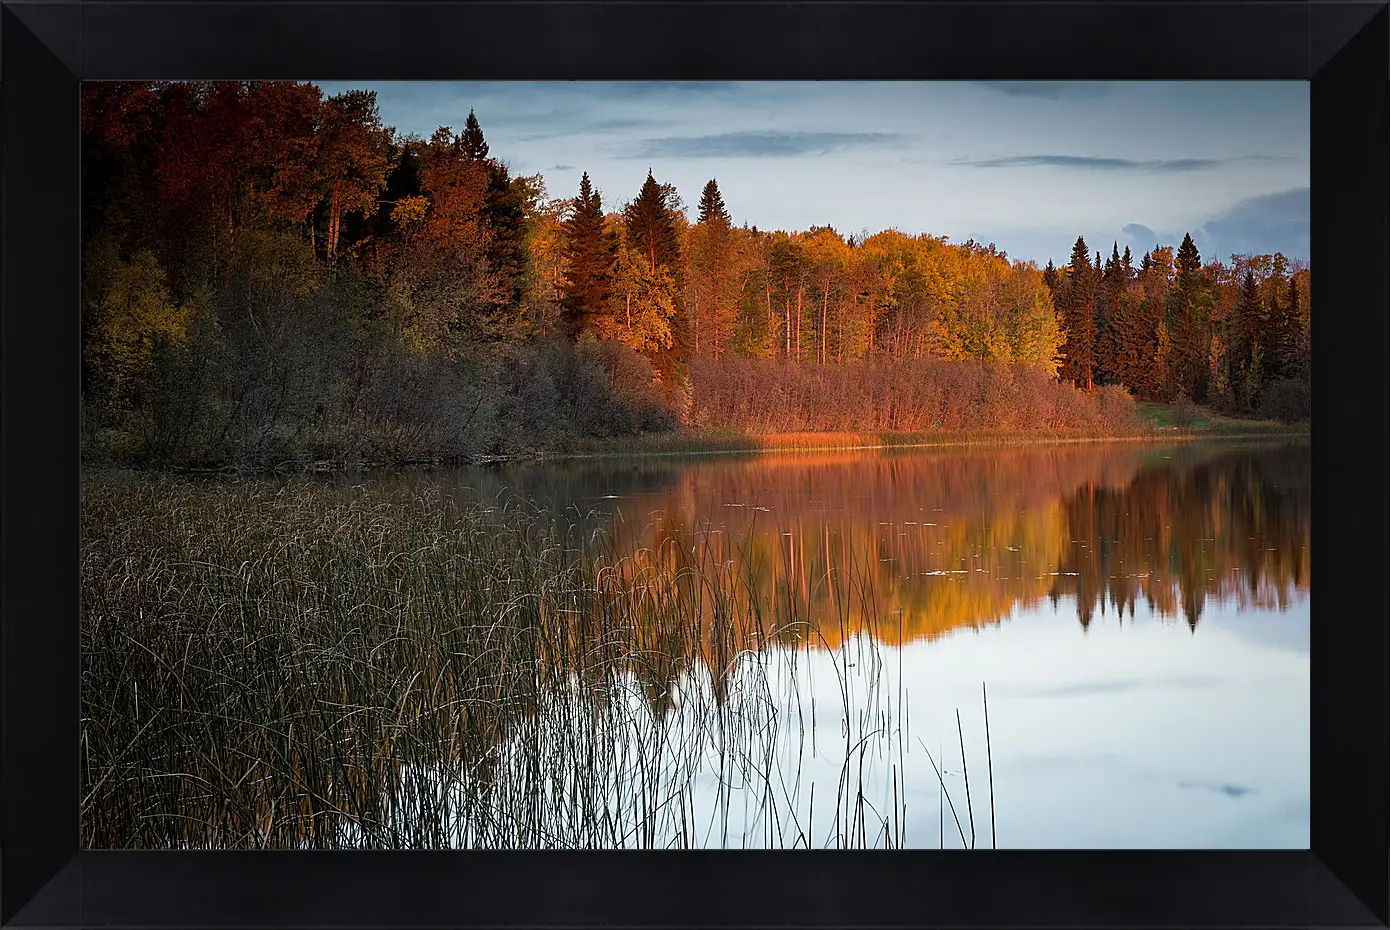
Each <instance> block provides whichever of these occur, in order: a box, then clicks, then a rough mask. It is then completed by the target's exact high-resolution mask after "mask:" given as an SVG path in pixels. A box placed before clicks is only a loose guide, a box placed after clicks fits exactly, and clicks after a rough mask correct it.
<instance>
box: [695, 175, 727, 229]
mask: <svg viewBox="0 0 1391 930" xmlns="http://www.w3.org/2000/svg"><path fill="white" fill-rule="evenodd" d="M696 222H698V223H706V224H710V223H714V224H718V225H722V226H724V227H725V228H728V227H729V211H727V210H726V209H725V207H724V198H723V197H721V196H720V185H719V184H718V183H716V181H715V179H714V178H711V179H710V180H708V181H706V182H705V188H704V189H703V190H702V191H701V192H700V208H699V216H698V218H697V220H696Z"/></svg>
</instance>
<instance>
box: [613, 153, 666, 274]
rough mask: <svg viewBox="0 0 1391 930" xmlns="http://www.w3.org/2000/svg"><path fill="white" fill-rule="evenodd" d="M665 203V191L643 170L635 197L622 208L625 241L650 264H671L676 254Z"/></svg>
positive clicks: (655, 265) (649, 172) (664, 266)
mask: <svg viewBox="0 0 1391 930" xmlns="http://www.w3.org/2000/svg"><path fill="white" fill-rule="evenodd" d="M672 213H673V211H672V210H671V208H670V205H669V191H667V190H663V188H662V185H660V184H658V183H657V181H656V180H655V179H654V178H653V177H652V172H651V170H649V171H648V172H647V180H646V181H644V182H643V183H642V189H641V190H640V191H638V195H637V197H636V198H635V199H634V200H633V202H632V203H630V204H628V206H627V207H626V208H625V209H624V211H623V222H624V228H625V230H626V232H627V236H628V242H629V244H630V245H631V246H632V247H633V248H635V249H637V250H638V251H640V252H641V253H643V254H644V255H646V256H647V261H648V263H649V264H650V265H651V266H652V267H653V268H674V267H675V266H676V264H677V262H678V260H679V258H680V253H679V249H680V247H679V245H678V243H677V239H676V221H675V217H674V216H673V215H672Z"/></svg>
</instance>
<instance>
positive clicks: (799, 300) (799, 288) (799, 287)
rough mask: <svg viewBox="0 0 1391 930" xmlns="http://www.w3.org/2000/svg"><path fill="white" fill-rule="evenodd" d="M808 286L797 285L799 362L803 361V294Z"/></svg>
mask: <svg viewBox="0 0 1391 930" xmlns="http://www.w3.org/2000/svg"><path fill="white" fill-rule="evenodd" d="M806 289H807V286H806V285H805V284H802V283H800V282H799V283H798V284H797V361H799V362H800V361H801V360H802V294H803V293H804V292H805V291H806Z"/></svg>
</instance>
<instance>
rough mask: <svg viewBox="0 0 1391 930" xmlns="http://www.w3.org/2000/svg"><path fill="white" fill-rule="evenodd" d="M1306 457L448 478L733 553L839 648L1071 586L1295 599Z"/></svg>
mask: <svg viewBox="0 0 1391 930" xmlns="http://www.w3.org/2000/svg"><path fill="white" fill-rule="evenodd" d="M1309 471H1310V468H1309V451H1308V446H1307V444H1300V443H1287V444H1280V445H1268V444H1262V445H1245V446H1239V447H1230V446H1228V447H1222V446H1196V445H1183V446H1173V447H1158V448H1156V447H1152V446H1151V447H1135V446H1125V447H1115V446H1053V447H1023V448H995V449H988V450H986V449H980V450H954V451H945V452H929V453H924V452H882V453H880V452H856V453H845V454H826V455H805V454H803V455H785V456H776V455H774V456H761V457H757V458H741V459H729V458H713V457H707V458H703V459H693V460H685V461H675V462H674V461H672V460H664V461H662V462H660V463H656V464H631V463H617V462H606V461H598V462H583V463H575V462H571V463H564V464H561V465H559V466H550V467H545V468H510V469H502V470H497V471H484V470H470V471H466V472H461V473H457V474H455V475H453V476H452V478H451V480H453V481H454V482H455V483H456V484H457V485H458V486H459V487H461V488H462V487H468V488H472V489H475V490H476V491H477V492H478V493H482V494H484V495H489V496H499V495H506V494H507V493H509V492H510V493H516V494H518V495H520V496H522V497H524V498H526V499H528V500H531V501H538V502H546V503H548V504H549V506H551V507H553V508H554V509H555V510H556V511H557V512H558V513H562V514H569V515H570V516H571V517H572V518H574V517H577V516H579V515H583V514H594V515H597V516H598V518H599V520H600V521H601V522H602V523H603V525H604V526H605V528H606V529H607V530H608V532H609V533H610V534H611V536H612V543H613V550H614V551H615V552H617V553H619V554H622V555H625V556H628V557H629V561H628V562H627V563H626V567H627V570H628V571H630V572H637V571H641V569H642V567H643V566H644V565H651V564H654V563H656V562H661V563H662V564H665V565H666V566H667V567H669V568H673V569H675V568H681V567H683V566H684V567H687V568H691V569H692V570H699V569H701V567H702V566H709V565H725V564H728V563H730V562H732V561H735V560H736V559H737V560H738V561H740V562H741V563H742V564H744V565H746V566H747V567H748V569H749V572H748V578H747V581H748V587H749V593H750V596H751V597H753V598H754V599H755V600H757V601H758V602H760V603H761V604H763V605H766V606H767V607H768V608H770V609H772V610H774V611H776V610H777V609H778V608H779V606H781V607H782V608H783V609H784V611H785V612H786V613H789V614H793V613H795V615H797V616H798V617H802V618H806V619H808V620H809V621H810V622H811V623H812V624H813V625H814V626H815V627H816V640H817V641H818V642H824V643H825V644H826V645H828V646H831V647H834V646H835V645H836V644H837V643H839V642H840V641H841V640H842V639H844V638H845V637H846V636H847V635H850V634H853V633H855V632H859V631H867V632H870V633H872V635H874V636H875V637H876V638H877V639H880V640H881V641H883V642H887V643H900V642H911V641H914V640H918V639H932V638H935V637H939V636H941V635H944V634H946V633H950V632H952V631H954V630H958V629H963V628H976V629H978V628H980V627H982V626H985V625H990V624H996V623H999V622H1000V621H1001V620H1002V619H1004V618H1006V617H1008V616H1010V614H1011V613H1013V612H1015V611H1017V610H1020V609H1027V608H1031V607H1034V606H1036V605H1039V604H1041V603H1044V602H1045V601H1046V602H1051V603H1052V604H1054V605H1056V604H1058V603H1059V602H1060V600H1063V599H1066V600H1067V601H1069V602H1070V603H1071V604H1073V605H1074V609H1075V611H1076V615H1077V619H1078V621H1079V623H1080V624H1081V625H1082V627H1083V628H1086V627H1088V626H1090V625H1091V624H1092V623H1093V622H1094V621H1095V619H1096V617H1098V616H1106V615H1107V614H1108V613H1110V614H1111V615H1114V616H1115V617H1116V618H1117V619H1118V620H1119V619H1121V618H1123V617H1130V618H1133V617H1134V615H1135V609H1136V604H1137V602H1143V603H1144V604H1145V605H1146V606H1147V607H1148V608H1149V609H1150V610H1151V611H1152V612H1154V613H1155V614H1157V615H1158V616H1160V617H1162V618H1165V619H1177V618H1179V617H1181V618H1182V619H1183V620H1184V621H1186V622H1187V624H1188V626H1189V627H1190V628H1193V629H1196V628H1197V626H1198V624H1199V622H1200V621H1201V619H1202V617H1203V612H1204V609H1205V606H1206V605H1207V604H1208V603H1209V602H1211V601H1214V600H1216V601H1218V602H1222V603H1232V604H1236V605H1238V606H1240V607H1252V608H1269V609H1276V610H1279V609H1284V608H1285V607H1287V606H1288V605H1289V604H1290V603H1291V602H1292V601H1295V600H1297V599H1299V598H1301V597H1303V596H1305V595H1306V594H1307V593H1308V590H1309V532H1310V473H1309ZM439 477H440V476H438V475H433V476H430V477H429V478H417V479H416V480H429V481H438V480H439ZM850 578H854V579H856V582H855V584H854V585H853V586H852V585H851V584H850V583H849V582H848V581H847V579H850Z"/></svg>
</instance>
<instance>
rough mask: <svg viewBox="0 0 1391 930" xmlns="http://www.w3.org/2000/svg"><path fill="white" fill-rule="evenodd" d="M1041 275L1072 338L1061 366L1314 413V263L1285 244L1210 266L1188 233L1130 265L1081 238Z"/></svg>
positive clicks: (1229, 405)
mask: <svg viewBox="0 0 1391 930" xmlns="http://www.w3.org/2000/svg"><path fill="white" fill-rule="evenodd" d="M1044 280H1045V281H1046V282H1047V284H1048V288H1049V290H1050V292H1051V293H1052V295H1053V302H1054V305H1055V307H1056V308H1057V311H1058V315H1059V318H1060V320H1061V322H1062V325H1063V328H1064V332H1065V333H1066V339H1065V341H1064V344H1063V347H1062V355H1063V364H1062V366H1061V369H1060V374H1061V376H1062V377H1064V378H1066V379H1070V380H1071V381H1073V382H1074V383H1076V384H1079V385H1082V386H1084V387H1086V388H1088V389H1090V388H1091V387H1092V386H1093V385H1094V384H1112V385H1116V384H1118V385H1123V386H1124V387H1126V388H1127V389H1128V390H1129V391H1130V392H1131V393H1132V394H1134V395H1136V396H1138V397H1144V398H1150V399H1154V400H1163V401H1173V400H1179V401H1192V402H1196V403H1206V404H1211V405H1212V406H1214V407H1216V408H1218V409H1220V410H1223V411H1228V412H1235V413H1244V414H1253V413H1254V414H1262V415H1266V416H1272V417H1278V418H1281V419H1286V420H1296V419H1304V418H1307V417H1308V416H1309V414H1310V408H1309V404H1310V383H1309V382H1310V340H1309V334H1310V328H1309V268H1308V266H1307V265H1304V264H1302V263H1299V262H1295V261H1291V260H1290V259H1288V258H1286V257H1285V256H1284V255H1283V254H1281V253H1278V252H1277V253H1275V254H1273V255H1233V256H1232V257H1231V262H1230V264H1224V263H1223V262H1220V261H1213V262H1209V263H1208V264H1206V265H1204V264H1203V263H1202V261H1201V258H1200V256H1199V254H1198V249H1197V247H1196V246H1195V245H1194V243H1193V238H1192V236H1191V235H1188V234H1185V235H1184V237H1183V243H1182V244H1181V245H1180V246H1179V247H1178V249H1177V252H1175V250H1174V249H1173V248H1170V247H1160V246H1155V248H1154V249H1153V250H1151V251H1150V252H1148V253H1146V254H1145V255H1143V256H1142V257H1141V259H1140V264H1139V267H1138V268H1137V267H1135V265H1134V263H1133V261H1132V257H1131V254H1130V248H1129V247H1128V246H1127V247H1126V249H1125V251H1124V252H1123V253H1122V252H1120V251H1118V250H1117V248H1116V244H1115V243H1112V246H1111V257H1110V258H1108V259H1106V260H1105V262H1104V263H1103V261H1102V257H1101V253H1099V252H1098V253H1096V254H1095V258H1093V257H1092V253H1091V252H1090V251H1089V250H1088V247H1087V243H1086V240H1085V239H1083V238H1082V237H1080V236H1079V237H1078V238H1077V242H1076V244H1075V245H1074V246H1073V249H1072V255H1071V258H1070V260H1069V262H1068V264H1066V265H1064V266H1062V267H1061V268H1055V267H1054V266H1053V263H1052V262H1051V261H1050V262H1049V263H1048V266H1047V267H1046V268H1045V269H1044Z"/></svg>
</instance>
